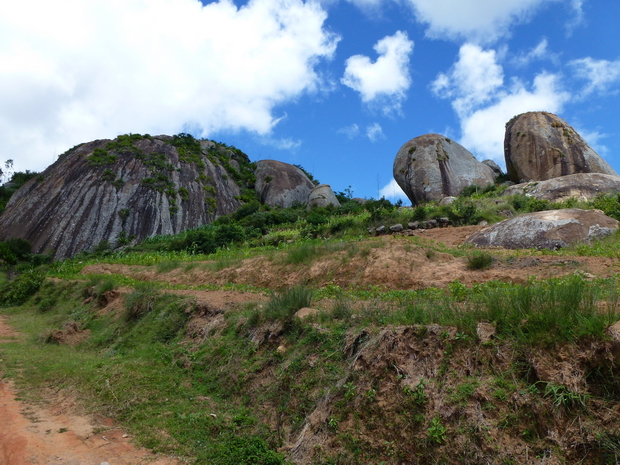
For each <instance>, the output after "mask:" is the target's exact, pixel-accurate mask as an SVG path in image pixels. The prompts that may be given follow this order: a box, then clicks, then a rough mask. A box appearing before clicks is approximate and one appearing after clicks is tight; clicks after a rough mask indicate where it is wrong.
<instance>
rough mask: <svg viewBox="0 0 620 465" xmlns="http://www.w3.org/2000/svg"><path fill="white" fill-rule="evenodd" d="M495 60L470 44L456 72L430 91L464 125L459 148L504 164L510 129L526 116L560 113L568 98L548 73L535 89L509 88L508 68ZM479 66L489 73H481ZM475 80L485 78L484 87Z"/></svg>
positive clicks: (522, 85) (440, 79) (517, 84)
mask: <svg viewBox="0 0 620 465" xmlns="http://www.w3.org/2000/svg"><path fill="white" fill-rule="evenodd" d="M464 49H465V52H464ZM495 60H496V55H495V54H494V53H492V51H485V50H483V49H482V48H480V47H478V46H471V45H470V44H465V45H463V47H461V52H460V53H459V60H458V61H457V63H456V64H455V65H454V66H453V68H452V70H450V71H449V72H448V73H442V74H440V75H439V76H438V77H437V79H436V80H435V81H434V83H433V84H432V86H431V88H432V90H433V91H434V92H435V94H436V95H437V96H439V97H441V98H449V99H451V100H452V106H453V108H454V110H455V111H456V113H457V115H458V117H459V119H460V125H461V139H460V141H459V142H460V143H461V144H462V145H463V146H464V147H465V148H467V149H468V150H470V151H472V152H473V153H474V154H476V155H478V157H479V158H480V159H483V158H490V159H492V160H495V161H496V162H498V163H499V164H503V163H504V155H503V153H504V150H503V141H504V131H505V123H506V122H507V121H509V120H510V118H512V117H513V116H515V115H518V114H520V113H524V112H527V111H540V110H544V111H549V112H553V113H558V112H559V111H561V109H562V107H563V105H564V104H565V103H566V102H567V101H568V100H569V94H568V93H566V92H565V91H564V90H563V88H562V86H561V84H560V80H559V77H558V76H557V75H555V74H551V73H545V72H543V73H540V74H538V75H536V76H535V77H534V79H533V82H532V84H531V85H530V86H528V85H527V84H526V83H523V82H521V81H520V80H518V79H512V80H510V81H509V85H506V84H505V82H504V77H503V68H502V67H501V65H499V64H498V63H497V62H496V61H495ZM461 62H462V63H461ZM478 66H484V67H485V69H483V70H476V67H478ZM459 70H460V71H459ZM472 76H473V77H474V78H472ZM476 76H477V78H478V79H482V78H485V76H486V78H485V82H484V83H479V84H476V82H475V77H476Z"/></svg>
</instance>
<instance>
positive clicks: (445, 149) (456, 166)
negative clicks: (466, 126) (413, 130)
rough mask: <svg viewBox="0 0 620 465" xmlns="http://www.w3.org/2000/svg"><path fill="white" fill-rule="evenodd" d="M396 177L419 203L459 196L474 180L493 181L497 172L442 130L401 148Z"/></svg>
mask: <svg viewBox="0 0 620 465" xmlns="http://www.w3.org/2000/svg"><path fill="white" fill-rule="evenodd" d="M394 179H395V180H396V182H397V183H398V185H399V186H400V187H401V189H402V190H403V191H404V192H405V193H406V194H407V197H409V199H410V200H411V202H412V203H413V204H414V205H415V204H418V203H420V202H424V201H427V200H441V199H442V198H444V197H447V196H458V195H459V194H460V193H461V191H462V190H463V189H464V188H465V187H467V186H470V185H473V184H476V185H478V186H481V187H483V186H486V185H488V184H492V183H493V182H494V180H495V174H494V172H493V170H492V169H491V168H490V167H489V166H487V165H485V164H483V163H481V162H479V161H478V160H476V158H475V157H474V156H473V155H472V154H471V153H470V152H469V151H467V150H466V149H465V148H464V147H463V146H462V145H459V144H457V143H456V142H454V141H452V140H450V139H448V138H447V137H444V136H441V135H439V134H425V135H423V136H419V137H416V138H414V139H411V140H410V141H409V142H407V143H406V144H405V145H403V146H402V147H401V148H400V150H399V151H398V153H397V154H396V159H395V160H394Z"/></svg>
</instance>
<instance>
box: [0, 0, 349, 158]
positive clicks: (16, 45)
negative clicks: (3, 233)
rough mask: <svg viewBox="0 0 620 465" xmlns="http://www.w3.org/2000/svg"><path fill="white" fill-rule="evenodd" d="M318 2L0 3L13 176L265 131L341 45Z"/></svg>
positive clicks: (0, 58)
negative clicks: (98, 144) (69, 155)
mask: <svg viewBox="0 0 620 465" xmlns="http://www.w3.org/2000/svg"><path fill="white" fill-rule="evenodd" d="M326 17H327V15H326V13H325V11H323V10H322V9H321V7H320V6H319V4H318V3H315V2H308V3H304V2H303V1H302V0H250V1H249V2H248V3H247V4H246V5H245V6H243V7H240V8H238V7H237V6H235V5H234V4H233V3H232V1H230V0H220V1H218V2H214V3H210V4H208V5H206V6H203V5H202V4H201V3H200V2H199V1H198V0H152V1H146V0H90V1H88V2H78V1H75V0H58V1H55V2H48V1H45V0H32V1H29V2H2V3H1V4H0V89H2V92H1V93H0V140H2V141H3V146H4V150H5V153H7V154H8V155H7V158H9V157H10V158H14V159H15V165H16V169H26V168H29V169H42V168H44V167H45V166H46V165H47V164H49V163H51V162H52V161H53V159H52V158H53V156H54V154H57V153H58V152H61V151H64V150H66V149H67V148H69V147H70V146H72V145H74V144H76V143H80V142H84V141H88V140H92V139H94V138H103V137H114V136H116V135H117V134H119V133H126V132H134V133H135V132H149V133H152V134H158V133H162V132H166V133H172V132H178V131H179V130H181V129H182V128H183V127H184V126H186V125H188V124H189V125H191V126H192V127H199V128H201V129H202V135H203V136H208V134H210V133H212V132H215V131H218V130H249V131H253V132H256V133H258V134H262V135H265V134H269V132H270V130H271V129H272V127H273V126H274V125H275V124H276V123H277V121H278V120H277V118H275V117H274V116H273V109H274V107H276V106H277V105H279V104H281V103H284V102H287V101H290V100H293V99H295V98H296V97H298V96H299V95H300V94H303V93H304V92H310V91H315V90H317V89H318V88H319V87H320V85H321V78H320V76H318V74H317V72H316V71H315V69H314V67H315V66H316V65H317V63H318V62H319V61H320V60H325V59H330V58H331V57H332V56H333V53H334V51H335V48H336V44H337V42H338V37H336V36H334V35H333V34H331V33H329V32H328V31H326V30H325V29H324V27H323V26H324V21H325V19H326Z"/></svg>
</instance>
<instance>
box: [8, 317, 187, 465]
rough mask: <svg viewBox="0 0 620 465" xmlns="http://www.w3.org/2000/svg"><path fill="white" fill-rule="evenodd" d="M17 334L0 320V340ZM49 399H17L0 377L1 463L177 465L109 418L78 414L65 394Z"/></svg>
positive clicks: (28, 464)
mask: <svg viewBox="0 0 620 465" xmlns="http://www.w3.org/2000/svg"><path fill="white" fill-rule="evenodd" d="M17 337H19V336H18V334H17V333H16V332H15V331H13V330H12V329H11V328H10V327H8V326H7V325H6V323H5V322H4V320H3V319H2V318H0V344H1V343H3V342H8V341H10V340H14V339H15V338H17ZM0 375H1V372H0ZM50 401H51V402H52V403H50V404H49V405H32V404H26V403H24V402H22V401H20V400H17V399H16V393H15V390H14V389H13V386H12V385H11V383H10V382H9V381H8V380H6V379H2V380H0V419H1V427H0V464H1V465H30V464H40V465H43V464H46V465H47V464H49V465H52V464H53V465H99V464H101V463H104V462H107V463H109V464H111V465H129V464H146V463H149V464H152V465H173V464H177V463H178V462H177V461H176V460H174V459H171V458H161V457H155V456H154V455H153V454H152V453H151V452H149V451H148V450H145V449H139V448H137V447H135V446H134V445H133V444H132V443H131V438H130V437H129V436H128V435H127V434H124V432H123V431H122V430H121V429H120V428H118V427H116V426H115V425H114V423H113V422H112V421H111V420H109V419H106V418H102V417H91V416H87V415H83V414H81V413H80V411H79V408H78V407H77V406H76V405H75V403H74V401H73V400H72V399H71V398H70V397H63V396H62V395H58V393H56V394H55V395H54V396H51V397H50Z"/></svg>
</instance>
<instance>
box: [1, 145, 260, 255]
mask: <svg viewBox="0 0 620 465" xmlns="http://www.w3.org/2000/svg"><path fill="white" fill-rule="evenodd" d="M252 179H253V170H252V169H251V166H250V162H249V159H248V158H247V156H246V155H245V154H243V153H242V152H240V151H239V150H237V149H232V148H229V147H226V146H224V145H222V144H216V143H214V142H211V141H197V140H196V139H194V138H193V137H191V136H189V135H184V134H181V135H179V136H174V137H171V136H156V137H151V136H148V135H147V136H140V135H135V134H134V135H125V136H119V137H118V138H116V139H114V140H97V141H93V142H89V143H85V144H81V145H79V146H76V147H74V148H73V149H71V150H69V151H68V152H67V153H65V154H63V155H62V156H60V157H59V159H58V160H57V161H56V162H55V163H54V164H53V165H51V166H50V167H49V168H47V169H46V170H45V171H44V172H43V173H41V175H40V176H38V177H37V178H35V179H32V180H31V181H29V182H28V183H27V184H25V185H24V186H23V187H22V188H21V189H19V190H18V191H17V192H16V193H15V194H14V195H13V197H12V198H11V200H10V202H9V203H8V204H7V208H6V210H5V212H4V214H3V215H2V216H1V217H0V238H1V239H7V238H15V237H17V238H23V239H26V240H28V241H30V242H31V244H32V250H33V252H34V253H53V254H54V257H55V258H57V259H58V258H66V257H70V256H73V255H75V254H77V253H79V252H81V251H85V250H91V249H93V248H95V247H97V246H100V245H101V246H105V245H106V244H112V245H115V246H118V245H124V244H128V243H130V242H131V241H133V240H142V239H145V238H147V237H150V236H153V235H165V234H178V233H180V232H181V231H183V230H185V229H188V228H195V227H198V226H201V225H204V224H208V223H210V222H212V221H213V220H214V219H215V218H217V217H218V216H221V215H225V214H228V213H232V212H234V211H236V210H237V209H238V208H239V206H241V203H242V202H241V196H242V194H243V189H244V188H246V184H247V183H248V182H250V183H251V182H252Z"/></svg>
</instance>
